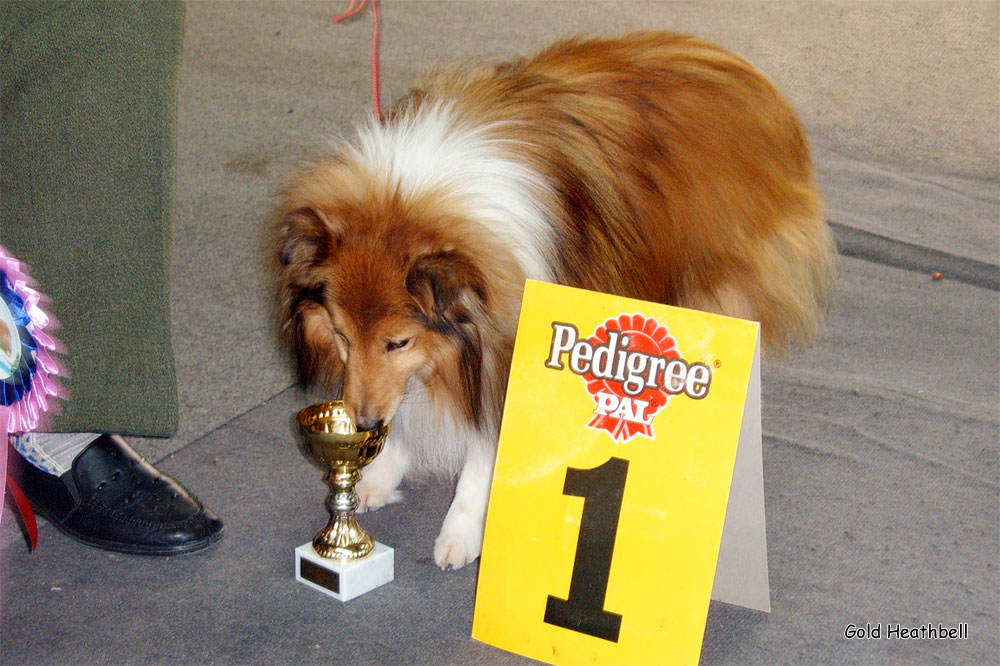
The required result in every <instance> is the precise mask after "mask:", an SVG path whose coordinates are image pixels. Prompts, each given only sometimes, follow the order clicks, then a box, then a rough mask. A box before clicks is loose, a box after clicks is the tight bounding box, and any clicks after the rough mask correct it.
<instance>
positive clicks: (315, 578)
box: [299, 557, 340, 594]
mask: <svg viewBox="0 0 1000 666" xmlns="http://www.w3.org/2000/svg"><path fill="white" fill-rule="evenodd" d="M299 574H300V575H301V576H302V577H303V578H304V579H306V580H307V581H309V582H310V583H315V584H316V585H319V586H320V587H323V588H326V589H327V590H330V591H331V592H333V593H334V594H340V574H338V573H337V572H336V571H330V570H329V569H324V568H323V567H321V566H319V565H318V564H315V563H314V562H310V561H309V560H307V559H306V558H304V557H302V558H299Z"/></svg>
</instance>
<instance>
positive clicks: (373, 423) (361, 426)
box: [358, 419, 385, 430]
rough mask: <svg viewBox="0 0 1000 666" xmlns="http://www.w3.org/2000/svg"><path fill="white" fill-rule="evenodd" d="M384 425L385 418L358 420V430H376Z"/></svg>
mask: <svg viewBox="0 0 1000 666" xmlns="http://www.w3.org/2000/svg"><path fill="white" fill-rule="evenodd" d="M383 425H385V419H361V420H359V421H358V430H378V429H379V428H381V427H382V426H383Z"/></svg>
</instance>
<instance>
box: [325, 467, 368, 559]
mask: <svg viewBox="0 0 1000 666" xmlns="http://www.w3.org/2000/svg"><path fill="white" fill-rule="evenodd" d="M360 479H361V474H360V472H358V468H357V467H356V466H353V465H352V466H347V465H344V466H338V467H335V468H333V469H331V470H330V472H329V474H327V477H326V482H327V483H328V484H329V485H330V494H329V495H328V496H327V498H326V508H327V511H329V512H330V522H328V523H327V525H326V527H324V528H323V529H322V530H320V532H319V533H318V534H317V535H316V536H315V537H313V549H314V550H315V551H316V554H317V555H319V556H320V557H326V558H335V559H341V560H354V559H359V558H362V557H364V556H366V555H368V554H369V553H371V552H372V549H373V548H374V547H375V544H374V542H373V541H372V538H371V536H370V535H369V534H368V533H367V532H366V531H365V530H364V529H362V528H361V526H360V525H358V521H357V519H356V518H355V517H354V513H355V511H356V510H357V508H358V494H357V493H356V492H354V485H355V484H356V483H357V482H358V481H359V480H360Z"/></svg>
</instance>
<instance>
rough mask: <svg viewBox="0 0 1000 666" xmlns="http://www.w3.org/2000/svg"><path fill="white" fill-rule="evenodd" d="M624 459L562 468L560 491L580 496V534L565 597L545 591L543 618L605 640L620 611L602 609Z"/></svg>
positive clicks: (614, 631)
mask: <svg viewBox="0 0 1000 666" xmlns="http://www.w3.org/2000/svg"><path fill="white" fill-rule="evenodd" d="M627 474H628V461H627V460H623V459H621V458H611V459H609V460H608V461H607V462H606V463H604V464H603V465H601V466H600V467H595V468H593V469H577V468H575V467H570V468H568V469H567V470H566V482H565V484H564V485H563V494H564V495H573V496H576V497H583V498H584V502H583V516H582V518H581V519H580V536H579V538H578V539H577V544H576V557H575V559H574V560H573V574H572V577H571V578H570V582H569V598H568V599H559V598H557V597H553V596H552V595H549V598H548V602H547V603H546V604H545V621H546V622H547V623H549V624H554V625H557V626H560V627H564V628H566V629H570V630H572V631H578V632H581V633H584V634H589V635H591V636H596V637H597V638H603V639H604V640H607V641H612V642H615V643H617V642H618V632H619V630H620V629H621V624H622V616H621V615H618V614H617V613H609V612H607V611H605V610H604V598H605V596H606V595H607V593H608V577H609V575H610V573H611V555H612V554H613V553H614V550H615V534H616V533H617V531H618V516H619V514H620V513H621V508H622V495H623V494H624V491H625V477H626V475H627Z"/></svg>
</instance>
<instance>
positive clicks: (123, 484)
mask: <svg viewBox="0 0 1000 666" xmlns="http://www.w3.org/2000/svg"><path fill="white" fill-rule="evenodd" d="M8 460H9V462H10V466H11V468H12V471H13V472H14V473H15V474H16V475H17V476H15V478H16V479H18V481H19V483H20V486H21V488H22V490H24V494H25V495H27V496H28V499H29V500H30V501H31V505H32V507H34V509H35V511H37V512H38V513H39V514H41V515H42V516H43V517H44V518H45V519H46V520H48V521H49V522H50V523H52V524H53V525H55V526H56V527H57V528H58V529H59V530H60V531H62V532H64V533H65V534H67V535H68V536H70V537H72V538H74V539H76V540H77V541H80V542H82V543H85V544H87V545H90V546H95V547H97V548H103V549H105V550H113V551H116V552H119V553H130V554H134V555H177V554H180V553H190V552H194V551H196V550H201V549H202V548H206V547H208V546H210V545H212V544H213V543H215V542H216V541H218V540H219V539H220V538H222V531H223V525H222V522H221V521H220V520H219V519H218V518H216V517H215V516H214V515H213V514H212V513H211V512H210V511H208V510H207V509H205V507H204V506H202V504H201V502H199V501H198V499H197V498H196V497H194V496H193V495H191V494H190V493H188V492H187V490H185V489H184V487H183V486H181V484H179V483H178V482H177V481H175V480H173V479H172V478H170V477H169V476H166V475H165V474H161V473H160V472H159V471H158V470H157V469H156V468H155V467H153V466H152V465H150V464H149V463H148V462H146V461H145V460H144V459H143V458H142V456H140V455H139V454H138V453H136V452H135V450H133V449H132V447H130V446H129V445H128V444H127V443H126V442H125V440H124V439H122V438H121V437H119V436H117V435H101V436H100V437H98V438H97V439H95V440H94V441H93V442H92V443H91V444H90V445H88V446H87V448H86V449H84V450H83V451H81V452H80V454H79V455H78V456H77V457H76V459H75V460H74V461H73V467H72V469H70V470H69V471H68V472H66V473H65V474H63V475H62V476H53V475H51V474H46V473H45V472H43V471H41V470H40V469H37V468H36V467H35V466H34V465H31V464H30V463H28V462H26V461H24V460H23V459H22V458H21V456H20V455H19V454H17V453H16V452H15V451H13V450H11V451H10V455H9V456H8Z"/></svg>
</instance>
